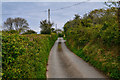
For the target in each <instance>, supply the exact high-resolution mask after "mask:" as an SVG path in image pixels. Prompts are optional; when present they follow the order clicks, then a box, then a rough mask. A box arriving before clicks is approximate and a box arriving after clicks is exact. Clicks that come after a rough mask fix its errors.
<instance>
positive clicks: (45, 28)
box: [40, 20, 53, 34]
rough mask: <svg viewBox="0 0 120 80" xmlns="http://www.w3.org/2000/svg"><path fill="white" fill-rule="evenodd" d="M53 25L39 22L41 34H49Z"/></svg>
mask: <svg viewBox="0 0 120 80" xmlns="http://www.w3.org/2000/svg"><path fill="white" fill-rule="evenodd" d="M52 25H53V23H48V22H47V20H43V21H40V28H41V29H42V30H41V34H51V27H52Z"/></svg>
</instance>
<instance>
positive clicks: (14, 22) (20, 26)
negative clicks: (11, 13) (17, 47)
mask: <svg viewBox="0 0 120 80" xmlns="http://www.w3.org/2000/svg"><path fill="white" fill-rule="evenodd" d="M28 26H29V24H28V23H27V20H25V19H24V18H19V17H18V18H15V19H12V18H8V19H7V20H6V22H4V27H5V28H7V30H9V31H10V30H16V31H19V32H24V31H25V30H27V29H29V27H28Z"/></svg>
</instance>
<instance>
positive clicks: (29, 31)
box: [23, 30, 37, 34]
mask: <svg viewBox="0 0 120 80" xmlns="http://www.w3.org/2000/svg"><path fill="white" fill-rule="evenodd" d="M23 34H37V32H35V31H34V30H27V31H26V32H24V33H23Z"/></svg>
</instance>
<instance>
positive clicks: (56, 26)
mask: <svg viewBox="0 0 120 80" xmlns="http://www.w3.org/2000/svg"><path fill="white" fill-rule="evenodd" d="M56 33H57V24H56Z"/></svg>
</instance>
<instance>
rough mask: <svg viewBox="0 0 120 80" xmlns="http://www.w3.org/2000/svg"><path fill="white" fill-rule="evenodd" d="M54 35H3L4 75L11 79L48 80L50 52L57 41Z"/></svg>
mask: <svg viewBox="0 0 120 80" xmlns="http://www.w3.org/2000/svg"><path fill="white" fill-rule="evenodd" d="M56 39H57V36H56V34H52V35H40V34H31V35H19V34H4V33H3V35H2V74H3V76H2V77H3V79H4V78H6V79H9V78H46V65H47V61H48V56H49V52H50V50H51V48H52V46H53V44H54V42H55V41H56Z"/></svg>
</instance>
